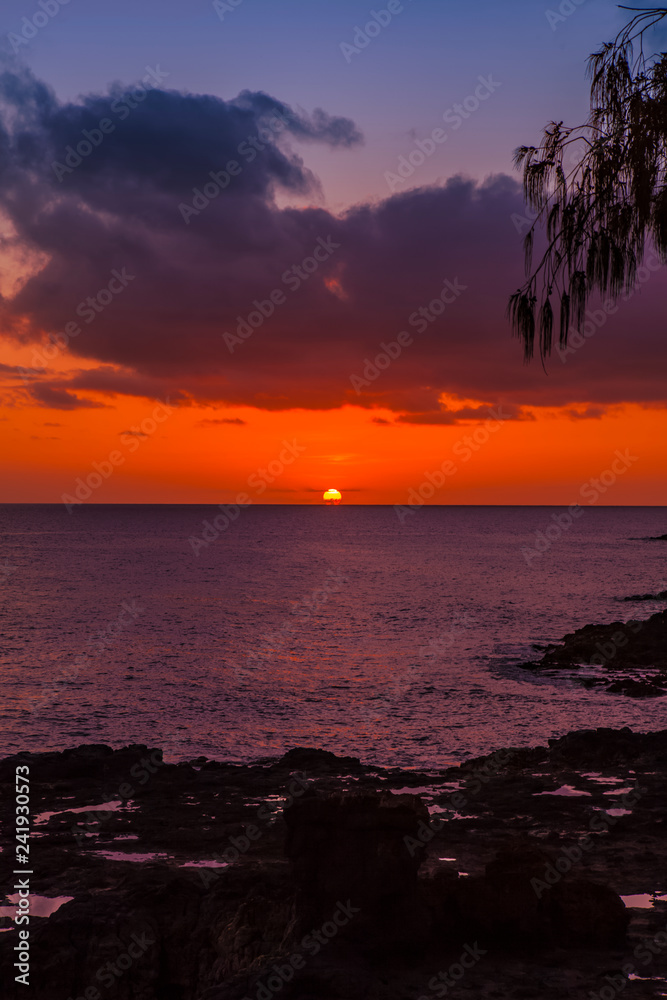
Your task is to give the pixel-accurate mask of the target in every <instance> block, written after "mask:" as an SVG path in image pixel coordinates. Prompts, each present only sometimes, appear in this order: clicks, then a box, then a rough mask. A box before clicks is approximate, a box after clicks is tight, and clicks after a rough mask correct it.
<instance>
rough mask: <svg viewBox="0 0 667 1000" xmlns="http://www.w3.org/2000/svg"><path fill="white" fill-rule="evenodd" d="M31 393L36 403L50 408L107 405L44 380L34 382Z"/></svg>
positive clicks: (67, 408) (68, 408)
mask: <svg viewBox="0 0 667 1000" xmlns="http://www.w3.org/2000/svg"><path fill="white" fill-rule="evenodd" d="M30 394H31V396H32V398H33V399H34V400H35V402H36V403H38V404H39V405H40V406H47V407H48V408H49V409H50V410H93V409H94V410H97V409H102V408H103V407H105V406H106V405H107V404H106V403H100V402H97V401H96V400H93V399H85V398H83V397H82V396H77V395H75V394H74V393H72V392H68V391H67V390H66V389H61V388H58V387H54V386H53V385H50V384H48V383H43V382H42V383H39V382H38V383H36V384H33V385H32V386H31V387H30Z"/></svg>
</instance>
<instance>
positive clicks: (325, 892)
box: [285, 792, 429, 947]
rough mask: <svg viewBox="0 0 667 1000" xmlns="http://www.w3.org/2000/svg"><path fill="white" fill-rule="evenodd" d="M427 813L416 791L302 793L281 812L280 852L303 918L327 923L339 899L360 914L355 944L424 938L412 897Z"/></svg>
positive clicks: (421, 913)
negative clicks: (414, 843) (417, 844)
mask: <svg viewBox="0 0 667 1000" xmlns="http://www.w3.org/2000/svg"><path fill="white" fill-rule="evenodd" d="M428 818H429V816H428V810H427V809H426V807H425V806H424V804H423V803H422V801H421V799H420V798H419V797H418V796H416V795H392V794H391V793H384V794H382V793H381V794H378V795H365V794H355V793H353V792H348V793H345V792H344V793H340V794H334V795H330V796H327V797H322V796H319V795H315V794H310V795H306V796H304V798H302V799H300V800H298V801H296V802H295V803H294V804H293V806H292V807H291V808H290V809H289V810H286V812H285V822H286V824H287V840H286V845H285V848H286V854H287V857H288V858H289V860H290V862H291V865H292V871H293V873H294V877H295V880H296V883H297V885H298V886H299V888H300V890H301V895H302V899H303V903H304V913H305V915H306V916H305V921H306V923H308V922H309V921H315V923H317V922H318V921H320V922H321V921H322V920H326V919H327V918H329V917H330V916H331V914H332V912H333V911H334V910H335V908H336V906H337V905H338V903H339V902H341V901H342V902H343V903H347V902H348V901H349V902H351V904H352V906H353V907H355V908H356V909H358V910H359V911H360V912H359V913H358V914H357V915H355V917H354V920H353V921H351V922H350V933H351V934H352V936H354V938H355V940H356V941H358V942H360V943H361V944H362V945H368V946H371V947H375V946H382V945H384V946H386V945H391V944H398V943H400V944H403V945H409V944H412V945H416V944H418V943H423V941H424V939H425V938H426V937H428V913H427V910H426V907H425V906H424V904H423V903H422V902H421V901H420V899H419V891H418V881H417V872H418V869H419V866H420V862H421V855H420V853H419V852H413V853H410V851H409V850H408V848H407V846H406V838H407V837H411V838H415V839H416V838H417V836H418V834H419V829H420V823H422V824H423V823H428Z"/></svg>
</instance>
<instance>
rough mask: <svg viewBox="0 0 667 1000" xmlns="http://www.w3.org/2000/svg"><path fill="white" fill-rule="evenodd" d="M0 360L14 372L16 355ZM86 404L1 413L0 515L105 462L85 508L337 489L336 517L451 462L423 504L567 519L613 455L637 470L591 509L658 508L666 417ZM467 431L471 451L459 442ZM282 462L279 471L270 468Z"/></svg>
mask: <svg viewBox="0 0 667 1000" xmlns="http://www.w3.org/2000/svg"><path fill="white" fill-rule="evenodd" d="M4 354H5V355H6V356H8V357H9V358H10V361H11V362H12V363H16V355H17V352H16V351H15V350H8V351H6V352H4ZM62 361H63V363H66V362H67V359H62ZM87 395H88V398H91V399H95V398H96V397H95V394H93V393H88V394H87ZM97 399H98V400H99V401H100V402H103V403H104V404H105V406H104V407H103V408H100V409H83V410H81V409H77V410H72V411H63V410H54V409H48V408H46V407H42V406H35V405H21V404H20V403H18V402H17V404H16V405H14V406H11V407H9V406H5V407H4V408H2V409H0V427H2V434H1V438H2V464H3V467H4V469H5V470H6V474H5V476H4V478H3V483H2V490H1V494H0V499H2V501H10V502H41V503H57V502H60V500H61V498H62V495H63V494H65V493H69V494H72V493H73V491H74V489H75V486H76V480H77V478H81V479H83V480H85V479H86V478H87V477H88V476H89V474H90V473H93V472H94V471H95V469H94V464H93V463H97V464H98V465H101V466H102V468H103V469H104V470H108V465H104V463H108V461H109V456H110V455H111V453H112V452H116V453H117V454H116V455H115V457H114V461H115V462H117V463H118V464H116V465H113V463H112V470H113V471H112V472H111V474H110V475H109V476H108V478H105V479H104V480H103V482H102V483H101V485H99V486H97V487H96V488H95V489H93V491H92V492H91V496H90V497H89V498H88V499H87V502H93V503H124V502H125V503H159V502H166V503H209V502H210V503H220V502H226V501H230V500H233V499H234V498H235V496H236V495H237V494H238V493H239V492H246V493H247V494H248V495H249V496H250V497H251V499H252V500H253V502H258V503H305V504H310V503H320V502H321V493H322V491H323V490H325V489H327V488H329V487H335V488H338V489H340V490H341V491H342V493H343V502H344V503H345V502H347V503H360V504H378V503H379V504H394V503H407V502H408V491H409V490H410V489H411V488H419V486H420V484H421V483H422V482H423V481H424V477H425V473H430V472H434V471H435V470H436V469H438V468H439V467H441V466H442V464H443V462H447V461H448V460H449V461H450V462H452V463H453V465H454V467H455V472H453V473H451V474H449V475H448V476H447V478H446V481H445V485H444V487H442V488H440V489H438V490H437V491H436V493H435V494H434V496H433V497H432V498H430V499H429V500H428V502H430V503H444V504H564V505H565V504H570V503H573V502H576V501H577V500H578V499H579V490H580V487H581V486H582V484H584V483H585V482H587V481H588V480H590V479H591V478H593V477H597V476H599V475H600V474H601V473H603V472H604V471H605V470H606V469H608V468H610V466H611V464H612V461H613V459H614V455H615V452H616V451H617V450H621V451H622V452H625V450H626V449H629V451H630V454H631V456H632V458H633V459H636V460H634V461H632V463H631V465H630V467H629V468H628V470H627V471H626V472H624V473H623V475H622V476H619V477H618V481H617V482H616V483H614V484H613V486H610V488H609V489H608V490H607V492H606V493H605V494H604V495H601V496H600V500H599V502H600V503H601V504H612V505H616V504H618V505H624V504H631V505H634V504H638V505H642V504H646V505H652V504H662V503H663V502H664V441H665V440H666V439H667V410H664V409H663V410H654V409H644V408H641V407H639V406H637V405H625V406H621V407H618V408H616V409H615V410H614V411H612V412H611V413H608V414H607V415H606V416H604V417H602V418H601V419H586V420H577V419H572V417H571V416H570V415H569V414H567V413H566V412H565V411H563V410H558V409H533V410H532V412H533V413H534V415H535V417H536V419H535V420H534V421H530V420H527V421H526V420H524V421H506V422H504V423H503V424H501V425H500V426H499V427H498V429H497V430H496V431H495V432H493V433H490V432H485V430H484V428H485V426H486V424H485V422H484V421H481V422H477V423H476V422H466V423H465V424H460V425H453V426H428V425H427V426H419V425H413V424H400V423H394V419H395V415H394V414H392V413H391V412H390V411H388V410H368V409H362V408H359V407H353V406H347V407H344V408H342V409H337V410H328V411H315V412H312V411H305V410H287V411H282V412H267V411H263V410H257V409H252V408H249V407H238V408H234V409H221V408H215V409H214V408H203V407H197V406H188V407H180V408H174V409H173V412H172V413H171V414H167V413H166V411H165V410H164V409H160V410H158V411H156V404H155V403H153V402H151V401H149V400H147V399H137V398H130V397H124V396H117V397H115V398H111V399H110V398H109V397H108V396H106V397H103V396H99V397H97ZM154 411H156V412H157V415H158V416H159V417H160V418H161V421H160V422H158V421H157V420H154V419H153V416H152V414H153V413H154ZM377 418H380V419H383V420H386V421H389V423H388V424H383V423H377V422H375V420H376V419H377ZM206 421H218V423H206ZM221 421H244V423H226V422H221ZM142 427H143V429H142ZM476 431H477V432H478V437H477V441H475V440H474V439H473V444H472V446H471V445H470V442H468V443H466V441H465V437H466V435H468V436H470V435H473V434H474V433H475V432H476ZM127 432H130V433H127ZM487 434H488V440H484V439H485V438H486V437H487ZM144 435H145V436H144ZM284 441H286V442H289V443H293V449H292V450H293V451H296V452H297V457H295V458H293V457H292V456H291V454H290V453H289V452H287V453H286V452H285V445H284V444H283V442H284ZM478 442H479V444H478ZM476 445H477V447H475V446H476ZM301 449H304V450H303V451H301ZM281 453H282V454H283V458H284V459H288V462H285V463H280V455H281ZM119 456H120V458H119ZM276 462H277V463H280V464H282V465H283V469H282V471H280V470H279V468H278V466H277V465H275V464H274V465H272V466H271V472H269V469H268V465H269V463H276ZM262 468H266V469H267V472H268V476H267V477H266V478H267V479H268V478H269V476H273V474H274V473H275V478H274V481H273V482H272V483H268V482H266V483H265V488H264V489H263V490H261V486H260V483H261V482H262V478H263V477H262V475H261V473H258V470H260V469H262ZM447 468H448V469H449V470H450V472H451V468H452V467H451V466H448V467H447ZM253 474H255V476H256V477H257V478H254V479H252V480H251V481H250V483H249V482H248V480H249V477H251V476H252V475H253ZM93 482H95V480H94V479H93ZM260 490H261V492H260ZM427 492H428V491H427Z"/></svg>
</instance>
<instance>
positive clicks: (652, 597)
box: [623, 590, 667, 601]
mask: <svg viewBox="0 0 667 1000" xmlns="http://www.w3.org/2000/svg"><path fill="white" fill-rule="evenodd" d="M623 600H624V601H667V590H661V591H660V593H659V594H633V595H632V596H631V597H624V598H623Z"/></svg>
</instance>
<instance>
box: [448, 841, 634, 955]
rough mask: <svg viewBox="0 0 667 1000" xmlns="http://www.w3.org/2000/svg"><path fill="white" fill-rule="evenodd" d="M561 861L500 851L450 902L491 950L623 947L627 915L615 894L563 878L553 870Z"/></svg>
mask: <svg viewBox="0 0 667 1000" xmlns="http://www.w3.org/2000/svg"><path fill="white" fill-rule="evenodd" d="M560 861H561V858H559V857H558V856H551V855H550V854H547V853H546V852H543V851H541V850H538V849H536V848H533V847H531V846H530V845H525V844H519V845H517V846H516V847H513V848H512V849H511V850H507V851H503V852H500V853H499V854H498V856H497V857H496V859H495V860H494V861H492V862H491V863H490V864H488V865H487V868H486V874H485V876H484V877H483V878H476V879H462V880H460V881H459V882H458V883H457V886H456V894H455V898H456V904H457V907H458V911H459V913H460V919H461V921H462V923H463V925H464V926H466V928H467V932H468V934H469V935H472V936H475V937H477V938H478V939H479V940H480V942H481V941H484V942H488V944H489V946H493V947H499V946H500V947H510V948H517V947H518V948H523V947H533V948H549V947H553V946H557V947H562V948H613V947H620V946H622V945H623V943H624V940H625V933H626V929H627V925H628V916H627V913H626V910H625V907H624V905H623V902H622V900H621V898H620V896H618V895H617V893H615V892H614V891H613V890H612V889H610V888H608V887H607V886H606V885H601V884H598V883H596V882H593V881H590V880H588V879H583V878H576V877H570V876H569V875H568V874H567V873H566V874H565V875H562V874H561V873H560V871H559V869H558V868H557V867H556V866H555V862H559V863H560ZM566 864H567V859H566ZM570 867H572V865H570ZM552 882H553V884H552Z"/></svg>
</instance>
